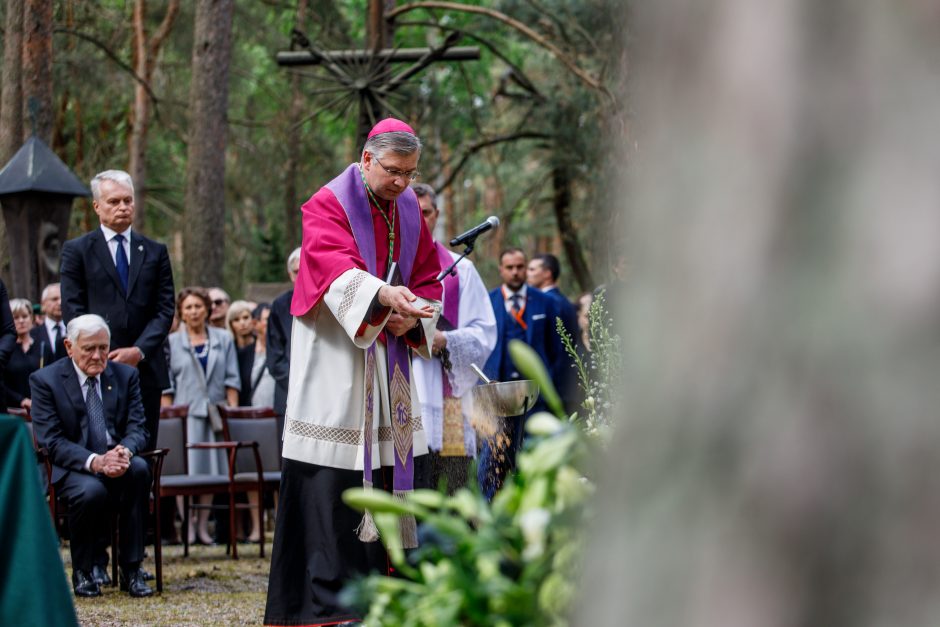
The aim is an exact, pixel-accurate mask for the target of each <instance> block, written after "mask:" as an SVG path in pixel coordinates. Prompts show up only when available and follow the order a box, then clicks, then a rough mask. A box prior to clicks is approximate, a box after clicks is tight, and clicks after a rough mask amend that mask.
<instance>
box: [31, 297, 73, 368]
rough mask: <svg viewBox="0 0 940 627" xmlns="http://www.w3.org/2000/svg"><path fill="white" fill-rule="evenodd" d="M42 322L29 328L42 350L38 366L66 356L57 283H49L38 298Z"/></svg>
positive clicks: (46, 364) (63, 325)
mask: <svg viewBox="0 0 940 627" xmlns="http://www.w3.org/2000/svg"><path fill="white" fill-rule="evenodd" d="M39 304H40V306H41V307H42V314H43V322H42V324H38V325H36V326H35V327H33V328H32V330H30V332H29V335H30V336H31V337H32V338H33V341H34V342H36V344H38V345H39V346H40V348H41V350H42V358H41V361H40V366H39V367H40V368H42V367H44V366H48V365H49V364H51V363H52V362H54V361H58V360H60V359H62V358H63V357H67V356H68V353H66V351H65V323H64V322H62V294H61V290H60V289H59V284H58V283H50V284H49V285H47V286H46V287H44V288H43V290H42V296H41V298H40V299H39Z"/></svg>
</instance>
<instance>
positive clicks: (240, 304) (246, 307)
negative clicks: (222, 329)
mask: <svg viewBox="0 0 940 627" xmlns="http://www.w3.org/2000/svg"><path fill="white" fill-rule="evenodd" d="M245 311H247V312H248V315H249V316H250V315H251V313H252V311H254V307H252V306H251V304H250V303H249V302H248V301H247V300H236V301H235V302H234V303H232V304H231V305H230V306H229V308H228V313H226V314H225V326H226V327H228V330H229V333H231V334H232V337H235V329H233V328H232V320H234V319H235V317H236V316H238V315H240V314H241V313H242V312H245Z"/></svg>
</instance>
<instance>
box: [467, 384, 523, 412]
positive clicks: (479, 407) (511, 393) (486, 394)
mask: <svg viewBox="0 0 940 627" xmlns="http://www.w3.org/2000/svg"><path fill="white" fill-rule="evenodd" d="M470 394H471V396H472V398H473V405H474V413H475V414H489V415H491V416H518V415H519V414H522V413H523V412H526V411H528V410H530V409H532V406H533V405H534V404H535V401H536V400H538V398H539V386H538V385H537V384H536V383H535V381H531V380H529V379H523V380H521V381H503V382H501V383H496V382H494V383H485V384H483V385H478V386H476V387H474V388H473V389H472V390H471V391H470Z"/></svg>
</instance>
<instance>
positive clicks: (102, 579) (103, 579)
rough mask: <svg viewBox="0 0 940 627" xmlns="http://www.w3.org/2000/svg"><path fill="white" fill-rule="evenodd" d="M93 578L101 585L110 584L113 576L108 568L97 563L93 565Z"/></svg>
mask: <svg viewBox="0 0 940 627" xmlns="http://www.w3.org/2000/svg"><path fill="white" fill-rule="evenodd" d="M91 578H92V579H94V580H95V583H96V584H98V585H99V586H110V585H111V577H110V575H108V569H107V568H105V567H104V566H99V565H98V564H95V565H94V566H92V567H91Z"/></svg>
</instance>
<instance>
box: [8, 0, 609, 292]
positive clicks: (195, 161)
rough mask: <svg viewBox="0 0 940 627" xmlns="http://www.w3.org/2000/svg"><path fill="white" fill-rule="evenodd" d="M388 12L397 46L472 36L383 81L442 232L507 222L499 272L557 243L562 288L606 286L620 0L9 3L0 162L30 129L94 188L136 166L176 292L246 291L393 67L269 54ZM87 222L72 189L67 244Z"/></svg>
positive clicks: (489, 254) (267, 278) (268, 270)
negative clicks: (390, 87) (300, 63)
mask: <svg viewBox="0 0 940 627" xmlns="http://www.w3.org/2000/svg"><path fill="white" fill-rule="evenodd" d="M377 7H378V8H379V9H382V10H384V11H385V16H386V17H388V16H389V15H393V19H387V20H385V21H386V24H387V28H388V29H389V31H390V30H391V28H392V27H393V28H394V34H393V35H392V36H391V37H389V38H388V39H387V41H390V42H391V43H387V44H386V45H387V46H388V47H395V48H408V47H431V48H434V47H440V46H441V45H442V44H443V42H444V41H445V39H446V38H447V37H448V36H449V35H452V36H453V38H454V39H453V40H452V42H451V43H456V45H459V46H478V47H479V48H480V59H479V60H474V61H463V62H449V61H437V62H435V63H432V64H430V65H429V66H428V67H425V68H423V69H422V70H421V71H419V72H417V73H415V74H414V75H413V76H411V77H410V78H409V79H408V80H407V81H405V82H404V83H403V84H402V85H401V86H400V88H398V89H397V90H395V91H394V92H390V93H385V94H381V93H379V95H380V96H381V97H380V100H381V103H380V104H381V106H380V110H381V109H384V113H385V114H393V115H396V116H400V117H403V118H404V119H406V120H408V121H410V122H411V123H412V124H413V125H414V126H415V128H416V129H418V132H419V134H420V135H421V137H422V139H423V141H424V143H425V150H424V153H423V155H422V159H421V164H420V167H421V179H420V180H421V181H423V182H426V183H429V184H431V185H432V186H434V187H435V188H436V189H437V190H438V191H439V193H440V194H441V201H440V205H441V208H442V214H443V218H442V222H443V227H442V232H441V233H440V235H441V236H444V237H450V236H452V235H454V234H455V233H458V232H460V231H462V230H464V229H466V228H469V227H471V226H473V225H475V224H478V223H479V222H480V221H482V220H483V219H485V218H486V217H487V216H489V215H496V216H498V217H499V218H500V220H501V224H502V226H501V227H500V229H499V230H498V231H497V232H496V233H494V234H493V236H492V237H489V238H488V239H486V240H485V241H484V240H481V246H480V248H479V249H478V251H477V252H476V253H475V261H476V263H477V265H478V267H479V268H480V270H481V273H482V275H483V278H484V280H485V281H486V282H487V283H488V284H489V285H494V284H496V283H497V282H498V277H497V274H496V266H497V261H498V260H497V255H498V251H499V250H500V249H502V248H503V247H506V246H520V247H522V248H523V249H525V250H526V251H528V252H530V253H534V252H537V251H550V252H554V253H556V254H558V256H559V257H560V258H561V259H562V262H563V264H564V270H563V282H562V283H563V285H564V286H565V289H566V291H567V292H568V293H569V295H572V296H573V295H575V294H576V293H577V292H579V291H583V290H589V289H592V288H593V287H594V286H595V285H597V284H598V283H601V282H603V281H604V280H605V279H606V269H607V268H608V263H607V258H608V255H609V254H610V242H609V241H608V237H607V236H606V234H607V233H610V232H613V231H614V230H616V229H617V228H618V227H617V225H616V224H615V223H616V219H615V214H616V212H614V211H613V210H612V208H613V207H614V206H616V202H615V201H614V200H615V199H612V197H611V196H612V194H613V188H614V187H615V186H613V185H610V184H609V183H610V182H611V181H612V180H613V179H612V177H613V176H614V172H616V171H617V167H618V165H619V164H616V163H615V164H612V163H611V161H612V160H611V159H609V158H608V157H607V155H608V154H611V152H610V149H611V147H612V145H613V142H618V141H622V140H623V139H624V138H625V136H626V128H627V124H626V117H627V111H626V108H625V107H624V105H623V103H622V99H620V98H618V97H616V96H615V94H619V93H621V88H622V86H621V85H620V84H618V81H620V80H622V77H623V76H624V73H623V72H622V71H621V70H622V69H623V68H624V67H625V56H624V46H625V42H623V41H622V39H623V38H622V36H621V35H622V32H621V31H622V30H623V24H624V21H625V19H624V16H623V15H622V12H623V8H622V7H621V6H620V3H619V2H617V1H616V0H587V1H573V0H504V1H497V2H462V3H451V2H417V3H412V4H405V3H395V2H394V1H387V0H386V1H382V0H342V1H339V2H332V1H326V0H296V1H286V2H278V1H275V0H254V1H249V2H244V1H242V2H233V1H232V0H201V1H200V2H178V1H176V0H167V1H162V2H156V1H152V0H151V1H149V2H148V1H147V0H106V1H101V2H83V1H80V0H57V1H55V2H52V3H49V2H37V1H36V0H7V2H6V3H5V4H4V6H3V11H4V15H3V21H2V24H3V25H4V31H3V45H4V65H3V75H2V100H0V159H2V162H3V163H6V162H7V161H8V160H9V158H10V157H11V156H12V155H13V153H14V152H15V151H16V149H18V148H19V146H20V145H22V142H23V141H24V139H25V138H27V137H29V135H30V134H31V133H32V132H34V130H35V132H36V134H37V135H39V136H40V138H42V139H44V140H45V141H47V143H48V144H49V145H50V146H51V147H52V149H53V150H54V151H55V153H56V154H57V155H58V156H59V157H60V158H61V159H62V160H63V161H64V162H65V164H66V165H68V166H69V167H70V168H71V169H72V170H73V171H74V172H75V173H76V174H77V175H78V176H79V178H81V179H82V180H83V181H86V182H87V181H88V179H90V178H91V177H92V176H93V175H94V174H95V173H96V172H98V171H101V170H104V169H111V168H117V169H126V170H128V171H129V172H131V174H132V175H133V176H134V179H135V183H136V186H137V189H136V193H137V214H138V215H137V218H136V223H135V226H136V228H138V229H139V230H140V231H142V232H143V233H145V234H147V235H149V236H150V237H153V238H155V239H158V240H160V241H163V242H165V243H167V245H168V246H169V249H170V254H171V259H172V261H173V266H174V278H175V282H176V285H177V287H178V288H179V287H182V286H183V285H187V284H202V285H215V284H220V283H221V284H222V285H223V286H224V287H226V288H227V289H228V290H229V292H230V293H231V294H232V295H233V297H239V296H241V295H243V293H244V289H245V286H246V285H247V284H249V283H253V282H278V281H284V280H285V273H284V260H285V257H286V255H287V253H288V252H289V251H290V250H291V249H292V248H293V247H295V246H297V245H299V243H300V234H301V230H300V211H299V208H300V205H301V204H302V203H303V202H304V201H305V200H306V199H307V198H309V197H310V196H311V195H312V194H313V193H314V192H315V191H316V190H317V189H318V188H319V187H320V186H321V185H323V184H325V183H327V182H328V181H329V180H330V179H331V178H332V177H333V176H335V175H336V174H337V173H338V172H340V171H341V170H342V168H343V167H345V165H346V164H348V163H350V162H353V161H355V160H358V157H359V150H360V149H361V146H359V145H358V143H357V141H356V139H355V137H356V124H357V119H358V116H359V110H360V98H361V97H363V95H364V94H366V92H365V91H363V90H362V85H363V83H364V82H365V83H367V82H368V79H369V78H375V77H376V76H377V75H379V76H382V74H383V73H382V72H381V71H377V70H382V69H383V68H381V67H378V68H377V67H376V66H375V65H374V64H373V65H372V66H368V65H358V66H356V65H349V64H345V65H343V66H342V67H341V68H340V69H341V70H342V71H343V72H345V73H347V74H349V75H351V76H352V78H353V80H352V81H346V82H345V83H344V82H343V81H342V80H338V79H337V78H336V76H335V75H334V74H331V73H330V72H329V71H327V70H325V69H324V68H323V67H322V66H305V67H294V68H285V67H281V66H278V65H277V63H276V62H275V54H276V53H277V52H278V51H284V50H289V49H294V50H301V49H303V48H302V47H301V46H299V45H298V44H297V41H298V39H297V38H295V39H294V43H293V44H292V31H293V30H294V29H296V30H298V31H300V32H302V33H303V34H305V35H306V37H307V38H309V40H310V41H311V42H312V43H313V45H314V46H316V47H318V48H319V49H322V50H341V49H363V48H365V47H366V46H367V42H368V41H370V39H369V37H370V33H369V29H368V23H369V22H368V16H369V13H370V11H375V10H376V8H377ZM18 20H19V21H18ZM389 34H391V33H390V32H389ZM407 67H408V66H407V65H398V64H396V65H393V66H390V67H389V66H387V67H385V68H384V70H386V73H385V74H384V76H385V78H387V76H388V74H392V75H395V74H397V73H398V72H401V71H403V70H404V69H406V68H407ZM194 77H196V78H195V80H194ZM364 79H366V80H364ZM17 92H19V93H17ZM375 93H376V92H375V91H373V92H372V96H375ZM366 95H367V94H366ZM33 118H35V120H36V121H35V122H33ZM96 224H97V219H96V216H95V215H94V211H93V209H92V207H91V201H90V199H81V198H80V199H77V200H76V201H75V204H74V206H73V212H72V217H71V225H70V229H69V234H68V237H75V236H77V235H78V234H80V233H82V232H85V231H87V230H89V229H91V228H93V227H94V226H95V225H96ZM4 244H5V242H4ZM4 261H5V263H4V268H3V269H4V276H5V277H8V276H9V271H10V268H9V259H8V258H7V256H6V255H4ZM11 296H19V295H11Z"/></svg>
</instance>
